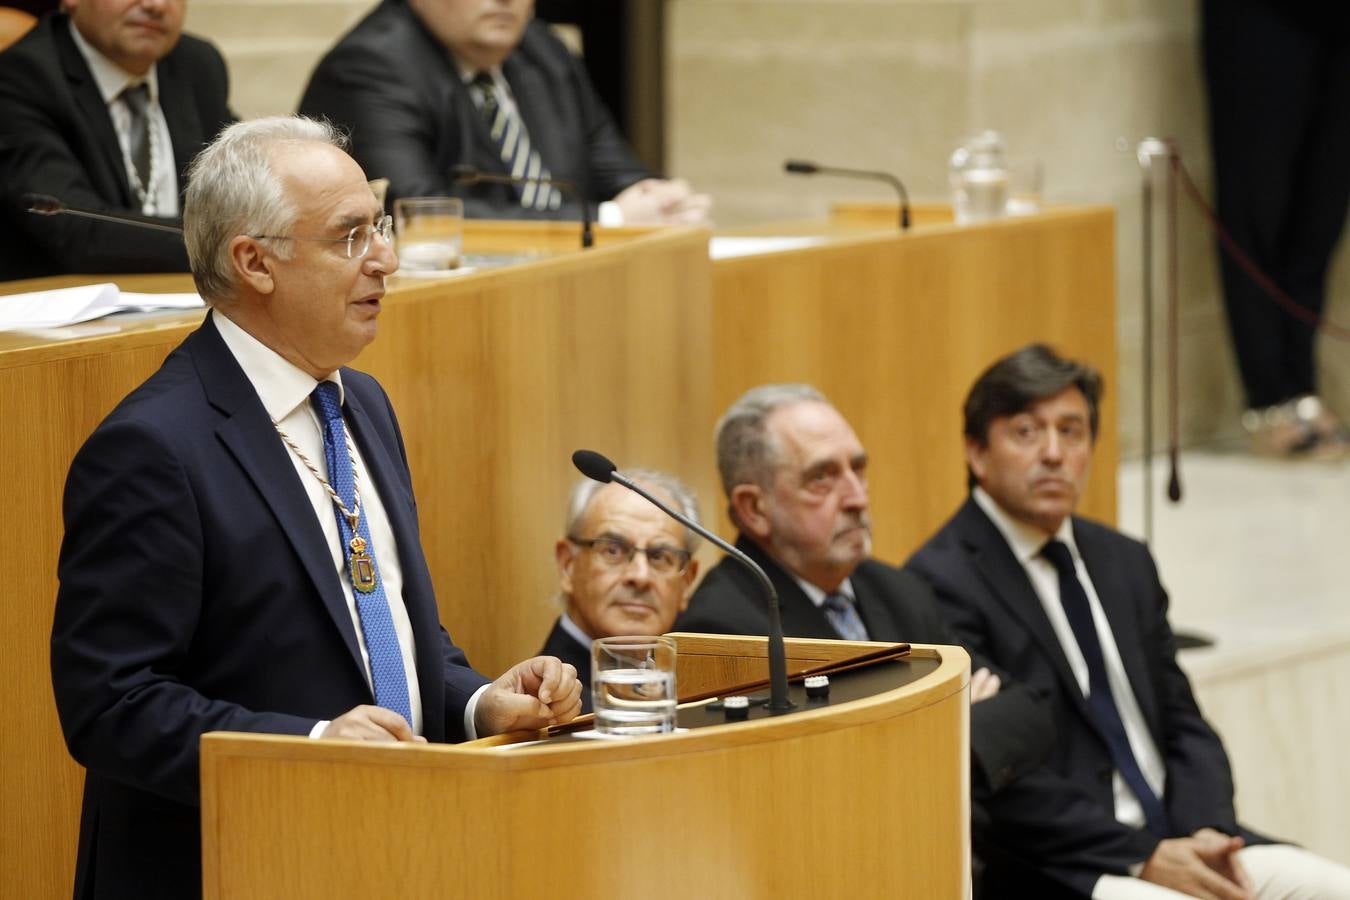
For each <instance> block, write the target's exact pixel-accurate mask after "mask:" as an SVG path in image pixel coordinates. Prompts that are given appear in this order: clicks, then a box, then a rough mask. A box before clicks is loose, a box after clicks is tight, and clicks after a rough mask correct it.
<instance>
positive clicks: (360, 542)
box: [347, 520, 379, 594]
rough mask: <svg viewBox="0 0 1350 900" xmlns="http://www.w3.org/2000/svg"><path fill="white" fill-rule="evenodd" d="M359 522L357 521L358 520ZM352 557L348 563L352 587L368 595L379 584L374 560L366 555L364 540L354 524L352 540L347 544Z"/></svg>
mask: <svg viewBox="0 0 1350 900" xmlns="http://www.w3.org/2000/svg"><path fill="white" fill-rule="evenodd" d="M358 521H359V520H358ZM347 546H348V547H350V548H351V551H352V555H351V559H350V560H349V562H348V571H349V572H350V573H351V576H352V587H353V588H355V589H356V590H358V591H360V592H361V593H363V594H369V593H370V592H371V591H373V590H375V586H376V585H377V584H379V576H378V575H376V574H375V560H373V559H371V558H370V555H369V554H368V553H366V539H365V538H363V537H361V535H360V534H358V533H357V531H356V522H353V523H352V539H351V541H349V542H348V543H347Z"/></svg>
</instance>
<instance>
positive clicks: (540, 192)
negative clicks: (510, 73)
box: [473, 72, 562, 209]
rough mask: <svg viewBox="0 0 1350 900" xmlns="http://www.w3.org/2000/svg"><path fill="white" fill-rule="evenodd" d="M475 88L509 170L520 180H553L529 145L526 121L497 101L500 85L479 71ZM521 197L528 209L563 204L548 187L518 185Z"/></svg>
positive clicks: (531, 184)
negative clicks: (481, 99) (498, 86)
mask: <svg viewBox="0 0 1350 900" xmlns="http://www.w3.org/2000/svg"><path fill="white" fill-rule="evenodd" d="M473 86H474V87H475V88H477V89H478V93H479V95H480V96H481V97H482V98H483V104H482V107H481V110H480V111H481V112H482V114H483V124H484V125H486V126H487V129H488V135H489V136H490V137H491V138H492V143H493V144H494V145H495V146H496V148H497V152H498V154H499V155H500V156H501V160H502V164H503V165H505V166H506V170H507V171H508V172H510V173H511V174H512V175H514V176H516V177H517V178H551V177H552V176H551V175H550V174H549V171H548V169H546V168H544V161H543V159H542V158H541V157H540V156H539V151H537V150H535V149H534V147H533V146H532V145H531V144H530V136H529V134H528V133H527V132H526V131H525V121H524V120H523V119H521V117H520V116H519V115H518V114H517V113H516V112H514V111H513V110H509V109H508V108H507V107H505V106H502V105H500V104H499V103H498V101H497V85H496V83H495V82H493V80H492V76H491V75H490V74H488V73H487V72H479V73H478V74H477V75H475V76H474V77H473ZM516 193H517V194H518V195H519V196H520V205H521V206H523V207H525V208H527V209H557V208H558V207H560V206H561V205H562V195H561V194H559V193H558V191H557V189H556V188H554V187H552V186H551V185H548V184H539V183H538V182H533V181H532V182H529V183H526V184H518V185H516Z"/></svg>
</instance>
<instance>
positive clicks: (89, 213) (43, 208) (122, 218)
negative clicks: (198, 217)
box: [23, 194, 183, 235]
mask: <svg viewBox="0 0 1350 900" xmlns="http://www.w3.org/2000/svg"><path fill="white" fill-rule="evenodd" d="M23 202H24V203H27V204H28V211H29V212H30V213H36V214H37V215H39V216H79V217H80V218H82V219H97V220H98V221H100V222H112V223H113V224H114V225H133V226H135V227H138V228H153V229H154V230H155V231H167V232H168V233H169V234H179V235H181V234H182V233H183V229H182V228H180V227H179V226H177V225H165V224H164V223H163V222H157V221H155V220H154V219H150V218H141V217H139V216H131V215H119V214H117V213H103V212H96V211H95V210H92V209H81V208H80V207H78V206H66V204H64V203H62V202H61V201H60V200H59V199H58V198H56V197H53V196H52V195H51V194H24V195H23Z"/></svg>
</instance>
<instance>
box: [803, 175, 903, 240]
mask: <svg viewBox="0 0 1350 900" xmlns="http://www.w3.org/2000/svg"><path fill="white" fill-rule="evenodd" d="M783 171H784V172H786V173H788V174H789V175H840V176H843V177H844V178H864V179H867V180H869V181H884V182H886V183H887V184H889V185H890V186H891V187H893V188H895V192H896V193H897V194H898V195H900V230H901V231H908V230H909V191H907V190H905V186H904V185H903V184H901V183H900V179H899V178H896V177H895V176H894V175H892V174H891V173H890V172H877V171H873V170H871V169H841V168H839V167H838V166H822V165H819V164H817V163H813V162H807V161H806V160H804V159H789V160H788V161H787V162H785V163H783Z"/></svg>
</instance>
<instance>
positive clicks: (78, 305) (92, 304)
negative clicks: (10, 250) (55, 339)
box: [0, 284, 206, 331]
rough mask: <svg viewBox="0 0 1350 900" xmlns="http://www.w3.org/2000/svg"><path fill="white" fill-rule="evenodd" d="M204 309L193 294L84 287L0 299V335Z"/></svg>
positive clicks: (96, 285) (96, 286) (93, 286)
mask: <svg viewBox="0 0 1350 900" xmlns="http://www.w3.org/2000/svg"><path fill="white" fill-rule="evenodd" d="M205 306H206V304H205V303H204V302H203V301H202V298H201V297H199V296H197V295H196V294H133V293H130V292H128V291H122V290H119V289H118V287H117V285H115V284H87V285H82V286H80V287H71V288H58V289H57V290H53V291H33V292H31V293H27V294H12V295H10V296H7V297H0V331H20V330H28V329H33V328H52V327H54V326H57V325H74V324H75V323H76V322H88V321H89V320H90V319H101V318H103V317H104V316H110V315H112V314H113V313H117V312H147V311H149V310H152V309H201V308H203V307H205Z"/></svg>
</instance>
